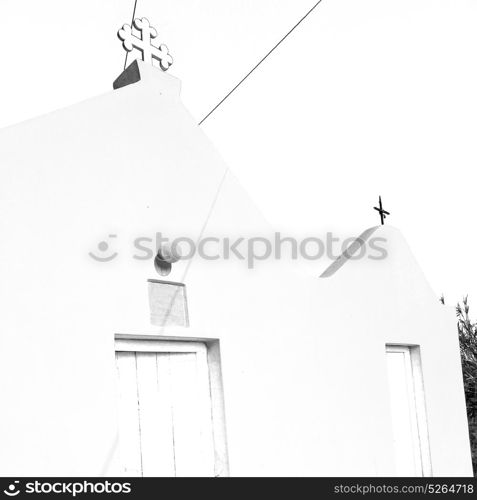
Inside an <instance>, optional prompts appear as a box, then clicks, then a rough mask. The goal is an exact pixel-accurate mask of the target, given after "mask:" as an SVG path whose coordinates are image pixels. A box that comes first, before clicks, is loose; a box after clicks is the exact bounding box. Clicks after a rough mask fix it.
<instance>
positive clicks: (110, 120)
mask: <svg viewBox="0 0 477 500" xmlns="http://www.w3.org/2000/svg"><path fill="white" fill-rule="evenodd" d="M114 86H115V89H114V90H112V91H111V92H109V93H107V94H104V95H101V96H98V97H96V98H93V99H90V100H87V101H85V102H82V103H79V104H76V105H74V106H71V107H69V108H66V109H63V110H60V111H56V112H54V113H51V114H48V115H45V116H42V117H39V118H36V119H33V120H30V121H27V122H25V123H21V124H18V125H15V126H12V127H9V128H7V129H4V130H2V131H0V160H1V168H0V213H1V216H0V231H1V235H2V244H1V245H0V304H1V310H2V313H1V314H0V400H1V401H2V411H1V412H0V474H1V475H2V476H27V475H28V476H118V475H126V476H228V475H230V476H470V475H472V465H471V457H470V445H469V436H468V428H467V418H466V408H465V399H464V391H463V381H462V370H461V365H460V356H459V343H458V336H457V328H456V319H455V315H454V311H453V309H452V308H450V307H446V306H443V305H441V304H440V303H439V301H438V298H437V297H436V295H435V294H434V293H433V291H432V290H431V289H430V287H429V285H428V283H427V281H426V278H425V277H424V276H423V274H422V272H421V270H420V268H419V266H418V264H417V263H416V261H415V260H414V257H413V256H412V253H411V251H410V249H409V247H408V245H407V244H406V242H405V240H404V238H403V236H402V235H401V233H400V232H399V231H398V230H397V229H394V228H392V227H390V226H387V225H384V226H378V227H374V228H371V229H369V230H367V231H365V232H364V233H363V234H362V235H361V237H360V238H359V239H357V240H356V242H355V243H354V244H353V245H352V252H350V253H346V254H344V255H343V256H342V257H340V258H339V259H337V260H336V261H335V262H333V264H332V265H331V266H330V267H329V268H328V269H327V270H326V271H325V272H324V273H323V274H322V275H321V276H319V273H313V272H311V273H307V272H304V270H303V269H301V270H299V269H298V268H296V266H295V262H294V261H293V260H291V259H282V260H274V259H269V260H270V261H269V260H267V261H265V260H263V261H261V262H259V263H258V264H257V265H256V266H254V268H253V269H249V268H248V266H247V265H245V264H244V262H243V261H239V260H234V259H224V258H220V259H215V258H214V259H204V258H200V257H199V256H194V257H193V258H186V256H183V258H181V259H178V260H176V259H170V258H169V257H170V256H169V255H168V254H167V247H166V246H164V247H160V248H159V251H160V257H162V258H163V259H162V261H161V260H160V259H158V258H156V259H155V258H154V257H155V255H156V250H157V248H155V247H154V245H153V244H152V243H151V242H155V238H157V234H158V233H160V234H161V235H167V237H168V238H169V239H170V240H173V239H178V238H183V239H184V238H188V241H189V240H190V241H194V242H200V241H203V242H204V241H205V242H206V243H207V244H208V245H210V246H213V244H214V242H215V240H214V239H211V238H220V239H221V240H222V239H223V238H239V237H243V236H246V237H251V236H260V237H268V236H269V235H272V234H273V231H274V229H273V228H271V227H270V226H269V224H268V223H267V222H266V220H265V219H264V218H263V217H262V215H261V214H260V213H259V211H258V210H257V209H256V207H255V205H254V203H253V202H252V201H251V200H250V198H249V197H248V195H247V194H246V192H245V191H244V189H243V188H242V187H241V186H240V184H239V183H238V182H237V180H236V179H235V177H234V175H233V174H232V172H231V171H230V170H229V169H228V168H227V166H226V165H225V163H224V161H223V160H222V159H221V157H220V156H219V154H218V153H217V152H216V151H215V149H214V147H213V145H212V144H211V142H210V141H209V140H208V138H207V137H206V136H205V134H204V133H203V132H202V130H201V129H200V128H199V126H198V125H197V123H196V122H195V121H194V119H193V118H192V116H191V115H190V114H189V113H188V111H187V110H186V109H185V108H184V106H183V105H182V103H181V100H180V82H179V81H178V80H177V79H176V78H175V77H173V76H172V75H171V74H169V73H166V72H164V71H162V70H161V69H160V68H156V67H153V66H152V65H148V64H146V63H144V62H142V61H134V62H133V63H132V64H131V65H129V66H128V68H127V69H126V70H125V72H124V73H123V74H122V75H120V77H119V78H118V79H117V80H116V82H115V85H114ZM207 238H209V240H206V239H207ZM371 238H380V241H381V242H382V243H381V245H382V246H383V247H384V248H385V251H386V255H387V256H386V258H383V259H376V260H374V259H369V258H361V259H354V258H352V256H353V255H355V254H356V252H359V251H360V249H361V248H362V247H363V246H364V247H365V246H366V245H367V244H368V242H369V241H370V239H371ZM184 241H185V240H184ZM148 245H150V246H148ZM204 245H205V243H204ZM151 249H153V250H151ZM272 260H273V262H272ZM155 264H156V265H155Z"/></svg>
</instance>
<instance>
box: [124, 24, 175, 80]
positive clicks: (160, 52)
mask: <svg viewBox="0 0 477 500" xmlns="http://www.w3.org/2000/svg"><path fill="white" fill-rule="evenodd" d="M133 27H134V28H135V29H136V30H137V31H139V32H140V34H141V38H139V37H137V36H136V35H134V34H133V31H132V29H133ZM156 37H157V31H156V28H154V27H153V26H151V24H150V23H149V20H148V19H146V18H145V17H143V18H142V19H139V18H136V19H134V21H133V26H130V25H129V24H125V25H124V26H123V27H122V28H121V29H120V30H119V31H118V38H119V39H120V40H122V42H123V47H124V50H126V51H127V52H131V51H132V50H133V49H138V50H140V51H141V53H142V60H143V61H144V62H147V63H149V64H152V61H153V59H156V61H159V65H160V66H161V69H162V70H164V71H167V69H169V66H170V65H171V64H172V57H171V55H170V54H169V49H168V48H167V46H166V45H164V44H161V45H159V47H156V46H155V45H152V43H151V42H152V39H153V38H156Z"/></svg>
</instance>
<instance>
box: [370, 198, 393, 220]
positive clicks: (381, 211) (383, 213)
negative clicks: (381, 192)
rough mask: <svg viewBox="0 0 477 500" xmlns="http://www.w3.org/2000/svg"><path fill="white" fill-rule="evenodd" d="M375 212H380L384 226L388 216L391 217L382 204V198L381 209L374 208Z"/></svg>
mask: <svg viewBox="0 0 477 500" xmlns="http://www.w3.org/2000/svg"><path fill="white" fill-rule="evenodd" d="M373 208H374V210H377V211H378V212H379V215H380V216H381V225H384V219H385V218H386V215H391V214H390V213H389V212H386V210H384V209H383V204H382V202H381V196H380V197H379V208H378V207H373Z"/></svg>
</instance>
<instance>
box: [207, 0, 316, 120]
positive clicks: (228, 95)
mask: <svg viewBox="0 0 477 500" xmlns="http://www.w3.org/2000/svg"><path fill="white" fill-rule="evenodd" d="M322 1H323V0H318V2H316V3H315V5H313V7H312V8H311V9H310V10H309V11H308V12H307V13H306V14H305V15H304V16H303V17H302V18H301V19H300V20H299V21H298V22H297V23H296V24H295V26H293V28H292V29H291V30H290V31H289V32H288V33H287V34H286V35H285V36H284V37H282V38H281V39H280V40H279V41H278V42H277V43H276V44H275V45H274V46H273V47H272V48H271V49H270V50H269V51H268V52H267V53H266V54H265V55H264V56H263V57H262V58H261V59H260V61H258V63H257V64H256V65H255V66H254V67H253V68H252V69H251V70H250V71H249V72H248V73H247V74H246V75H245V76H244V77H243V78H242V79H241V80H240V81H239V82H238V83H237V85H235V87H234V88H233V89H232V90H231V91H230V92H229V93H228V94H227V95H226V96H225V97H224V98H223V99H222V100H220V101H219V102H218V103H217V104H216V105H215V106H214V107H213V108H212V109H211V110H210V111H209V112H208V113H207V114H206V115H205V116H204V118H202V120H200V122H199V125H201V124H202V123H203V122H204V121H205V120H207V118H208V117H209V116H210V115H211V114H212V113H213V112H214V111H215V110H216V109H217V108H218V107H219V106H220V105H221V104H222V103H223V102H224V101H225V100H226V99H227V98H228V97H230V95H231V94H232V93H233V92H235V91H236V90H237V89H238V88H239V87H240V85H242V83H243V82H244V81H245V80H246V79H247V78H248V77H249V76H250V75H251V74H252V73H253V72H254V71H255V70H256V69H257V68H258V67H259V66H260V64H262V63H263V61H265V59H266V58H267V57H268V56H269V55H270V54H271V53H272V52H273V51H274V50H275V49H276V48H277V47H278V46H279V45H280V44H281V43H282V42H283V41H284V40H285V39H286V38H287V37H288V36H289V35H291V33H292V32H293V31H294V30H295V29H296V28H297V27H298V26H299V25H300V24H301V23H302V22H303V21H304V20H305V19H306V18H307V17H308V16H309V15H310V14H311V13H312V12H313V11H314V10H315V9H316V8H317V7H318V5H320V3H321V2H322Z"/></svg>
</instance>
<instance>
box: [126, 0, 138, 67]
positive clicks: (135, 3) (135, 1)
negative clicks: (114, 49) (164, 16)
mask: <svg viewBox="0 0 477 500" xmlns="http://www.w3.org/2000/svg"><path fill="white" fill-rule="evenodd" d="M136 7H137V0H134V8H133V13H132V17H131V26H132V25H133V22H134V19H135V17H136ZM127 62H128V51H127V50H126V55H125V56H124V69H126V63H127Z"/></svg>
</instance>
